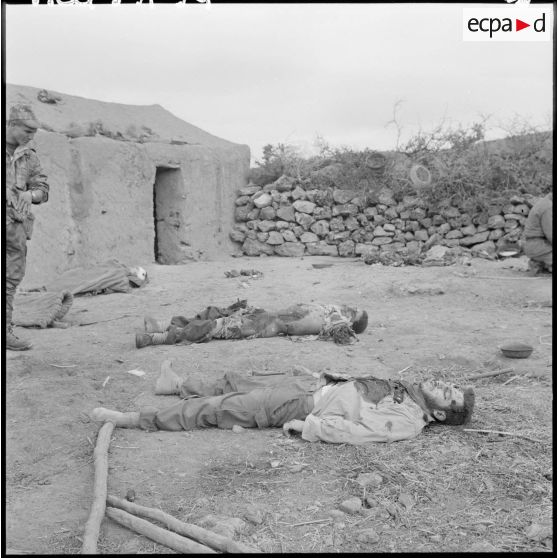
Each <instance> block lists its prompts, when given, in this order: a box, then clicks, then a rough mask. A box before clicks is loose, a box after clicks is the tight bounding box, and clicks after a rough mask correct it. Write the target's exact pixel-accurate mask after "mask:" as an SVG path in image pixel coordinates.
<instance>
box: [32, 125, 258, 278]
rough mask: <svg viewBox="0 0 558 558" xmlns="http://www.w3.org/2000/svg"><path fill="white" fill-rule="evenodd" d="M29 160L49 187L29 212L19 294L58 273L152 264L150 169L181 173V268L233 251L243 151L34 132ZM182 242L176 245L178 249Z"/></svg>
mask: <svg viewBox="0 0 558 558" xmlns="http://www.w3.org/2000/svg"><path fill="white" fill-rule="evenodd" d="M35 143H36V147H37V153H38V155H39V158H40V160H41V163H42V165H43V168H44V171H45V174H47V176H48V182H49V184H50V199H49V202H48V203H46V204H43V205H40V206H35V207H34V213H35V216H36V220H35V229H34V233H33V238H32V240H31V242H30V243H29V245H28V249H29V251H28V264H27V272H26V275H25V278H24V281H23V283H22V288H31V287H35V286H40V285H44V284H45V283H46V282H48V281H49V280H51V279H53V278H54V277H56V276H57V275H58V274H60V273H62V272H63V271H65V270H67V269H70V268H72V267H75V266H81V265H89V264H94V263H97V262H102V261H105V260H107V259H110V258H116V259H118V260H120V261H122V262H123V263H127V264H130V265H145V264H149V263H152V262H154V261H155V254H154V236H155V225H154V218H153V185H154V181H155V175H156V169H157V166H164V165H171V166H178V167H179V168H180V169H181V171H182V172H181V175H182V179H183V182H184V197H183V198H181V199H179V200H177V210H178V211H180V213H181V215H182V222H181V224H180V230H179V233H180V235H181V236H182V238H181V245H183V261H184V262H187V261H188V260H196V259H212V258H216V257H219V256H220V255H223V254H228V253H230V252H231V251H233V249H234V245H233V243H232V242H231V241H230V239H229V237H228V231H229V230H230V229H231V228H232V225H233V218H234V217H233V214H234V200H235V197H236V190H237V189H238V188H240V187H242V186H244V185H245V184H246V176H247V174H248V170H249V161H250V152H249V149H248V148H247V147H246V146H236V147H231V148H229V149H220V148H215V147H203V146H192V145H170V144H166V143H155V144H149V143H146V144H140V143H134V142H129V141H126V142H123V141H116V140H113V139H109V138H106V137H103V136H95V137H78V138H73V139H71V138H68V137H66V136H65V135H62V134H58V133H52V132H44V131H42V130H40V131H39V132H38V133H37V135H36V138H35ZM182 241H183V242H182Z"/></svg>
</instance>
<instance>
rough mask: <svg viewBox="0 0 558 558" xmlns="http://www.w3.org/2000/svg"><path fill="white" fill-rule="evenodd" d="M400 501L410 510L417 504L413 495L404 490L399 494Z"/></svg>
mask: <svg viewBox="0 0 558 558" xmlns="http://www.w3.org/2000/svg"><path fill="white" fill-rule="evenodd" d="M398 502H399V503H400V504H402V505H403V506H405V508H407V509H408V510H410V509H411V508H412V507H413V506H414V505H415V501H414V499H413V497H412V496H411V495H410V494H407V493H406V492H402V493H401V494H399V498H398Z"/></svg>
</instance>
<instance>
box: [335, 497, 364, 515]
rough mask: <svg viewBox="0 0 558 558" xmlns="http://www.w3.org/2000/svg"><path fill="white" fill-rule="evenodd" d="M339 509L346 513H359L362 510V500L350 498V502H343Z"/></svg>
mask: <svg viewBox="0 0 558 558" xmlns="http://www.w3.org/2000/svg"><path fill="white" fill-rule="evenodd" d="M339 509H340V510H342V511H344V512H345V513H350V514H353V513H358V512H359V511H361V510H362V502H361V501H360V498H357V497H356V496H355V497H354V498H349V499H348V500H344V501H343V502H341V504H339Z"/></svg>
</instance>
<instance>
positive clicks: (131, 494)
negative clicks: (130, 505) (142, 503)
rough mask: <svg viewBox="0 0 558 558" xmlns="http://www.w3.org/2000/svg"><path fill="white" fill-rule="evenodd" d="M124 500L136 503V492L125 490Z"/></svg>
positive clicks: (130, 489)
mask: <svg viewBox="0 0 558 558" xmlns="http://www.w3.org/2000/svg"><path fill="white" fill-rule="evenodd" d="M126 500H128V502H135V501H136V491H135V490H134V489H133V488H129V489H128V490H127V492H126Z"/></svg>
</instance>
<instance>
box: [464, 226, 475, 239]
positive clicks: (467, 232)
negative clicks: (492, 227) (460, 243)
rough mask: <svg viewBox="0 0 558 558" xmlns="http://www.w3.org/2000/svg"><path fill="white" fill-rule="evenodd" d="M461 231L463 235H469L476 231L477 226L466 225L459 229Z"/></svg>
mask: <svg viewBox="0 0 558 558" xmlns="http://www.w3.org/2000/svg"><path fill="white" fill-rule="evenodd" d="M461 232H462V233H463V234H464V235H465V236H471V235H473V234H475V233H476V232H477V227H476V226H475V225H468V226H467V227H463V228H462V229H461Z"/></svg>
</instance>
